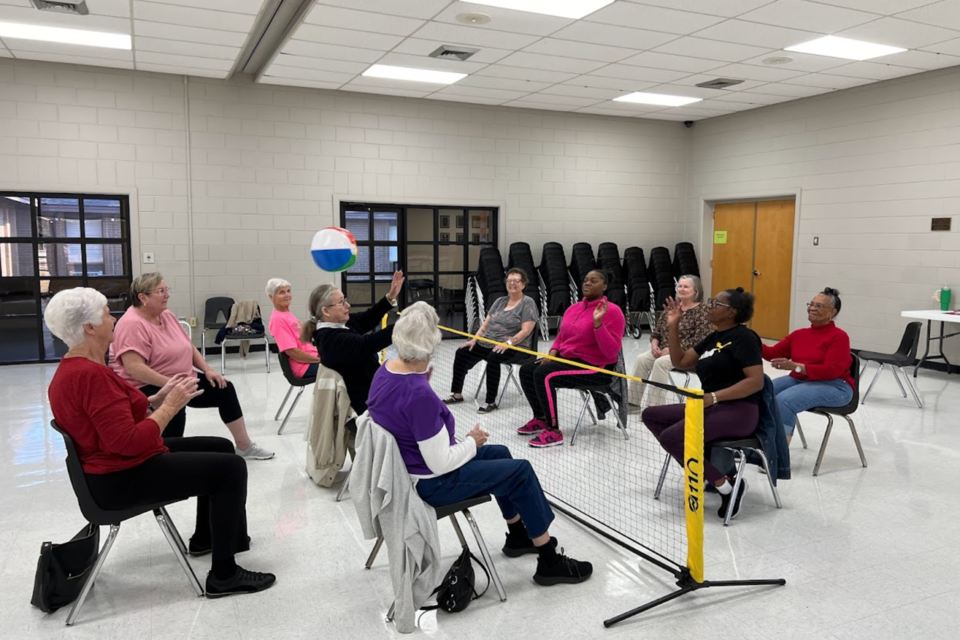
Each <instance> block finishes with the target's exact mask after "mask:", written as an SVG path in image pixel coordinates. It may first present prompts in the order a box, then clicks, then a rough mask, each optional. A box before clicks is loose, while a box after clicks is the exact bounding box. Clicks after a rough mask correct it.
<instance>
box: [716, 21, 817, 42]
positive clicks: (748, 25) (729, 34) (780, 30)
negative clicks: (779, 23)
mask: <svg viewBox="0 0 960 640" xmlns="http://www.w3.org/2000/svg"><path fill="white" fill-rule="evenodd" d="M822 35H823V33H822V32H817V33H814V32H810V31H798V30H796V29H786V28H784V27H774V26H770V25H765V24H757V23H755V22H744V21H743V20H727V21H726V22H721V23H720V24H718V25H716V26H713V27H709V28H707V29H704V30H703V31H699V32H697V37H699V38H708V39H710V40H720V41H722V42H733V43H736V44H746V45H751V46H754V47H768V48H771V49H784V48H786V47H791V46H793V45H797V44H800V43H801V42H807V41H809V40H813V39H815V38H818V37H820V36H822Z"/></svg>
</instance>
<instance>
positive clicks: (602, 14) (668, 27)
mask: <svg viewBox="0 0 960 640" xmlns="http://www.w3.org/2000/svg"><path fill="white" fill-rule="evenodd" d="M584 20H587V21H589V22H602V23H604V24H613V25H617V26H621V27H634V28H637V29H653V30H654V31H664V32H666V33H676V34H680V35H687V34H690V33H693V32H694V31H699V30H700V29H705V28H707V27H709V26H711V25H714V24H717V23H718V22H722V21H723V18H718V17H716V16H708V15H704V14H702V13H692V12H689V11H677V10H675V9H665V8H662V7H651V6H648V5H640V4H633V3H630V2H615V3H613V4H611V5H608V6H606V7H604V8H602V9H600V10H599V11H596V12H594V13H591V14H590V15H589V16H587V17H586V18H584Z"/></svg>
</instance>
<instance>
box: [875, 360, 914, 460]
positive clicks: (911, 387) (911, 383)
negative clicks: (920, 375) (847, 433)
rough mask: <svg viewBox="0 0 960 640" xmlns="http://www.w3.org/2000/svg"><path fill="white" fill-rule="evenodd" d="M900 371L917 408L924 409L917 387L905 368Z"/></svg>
mask: <svg viewBox="0 0 960 640" xmlns="http://www.w3.org/2000/svg"><path fill="white" fill-rule="evenodd" d="M899 369H900V373H903V379H904V380H906V381H907V386H908V387H909V388H910V393H912V394H913V399H914V400H915V401H916V403H917V407H918V408H920V409H923V403H922V402H920V396H919V395H918V394H917V389H916V387H914V386H913V382H911V381H910V376H908V375H907V374H906V373H904V371H903V367H899ZM904 397H906V396H904ZM864 466H866V465H864Z"/></svg>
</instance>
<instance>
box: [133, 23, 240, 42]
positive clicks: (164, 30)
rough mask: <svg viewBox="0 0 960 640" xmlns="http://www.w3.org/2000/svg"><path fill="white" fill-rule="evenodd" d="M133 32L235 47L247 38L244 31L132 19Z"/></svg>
mask: <svg viewBox="0 0 960 640" xmlns="http://www.w3.org/2000/svg"><path fill="white" fill-rule="evenodd" d="M133 33H134V35H135V36H146V37H148V38H158V39H163V40H175V41H178V42H206V43H207V44H218V45H223V46H227V47H237V48H240V47H242V46H243V43H244V41H246V39H247V35H246V34H245V33H239V32H236V31H220V30H217V29H201V28H199V27H187V26H183V25H174V24H164V23H160V22H145V21H143V20H134V21H133Z"/></svg>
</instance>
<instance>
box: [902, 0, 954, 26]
mask: <svg viewBox="0 0 960 640" xmlns="http://www.w3.org/2000/svg"><path fill="white" fill-rule="evenodd" d="M897 17H898V18H902V19H904V20H913V21H914V22H923V23H924V24H932V25H934V26H937V27H946V28H948V29H960V2H957V1H956V0H944V1H943V2H935V3H934V4H928V5H927V6H925V7H920V8H919V9H913V10H911V11H904V12H903V13H898V14H897Z"/></svg>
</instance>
